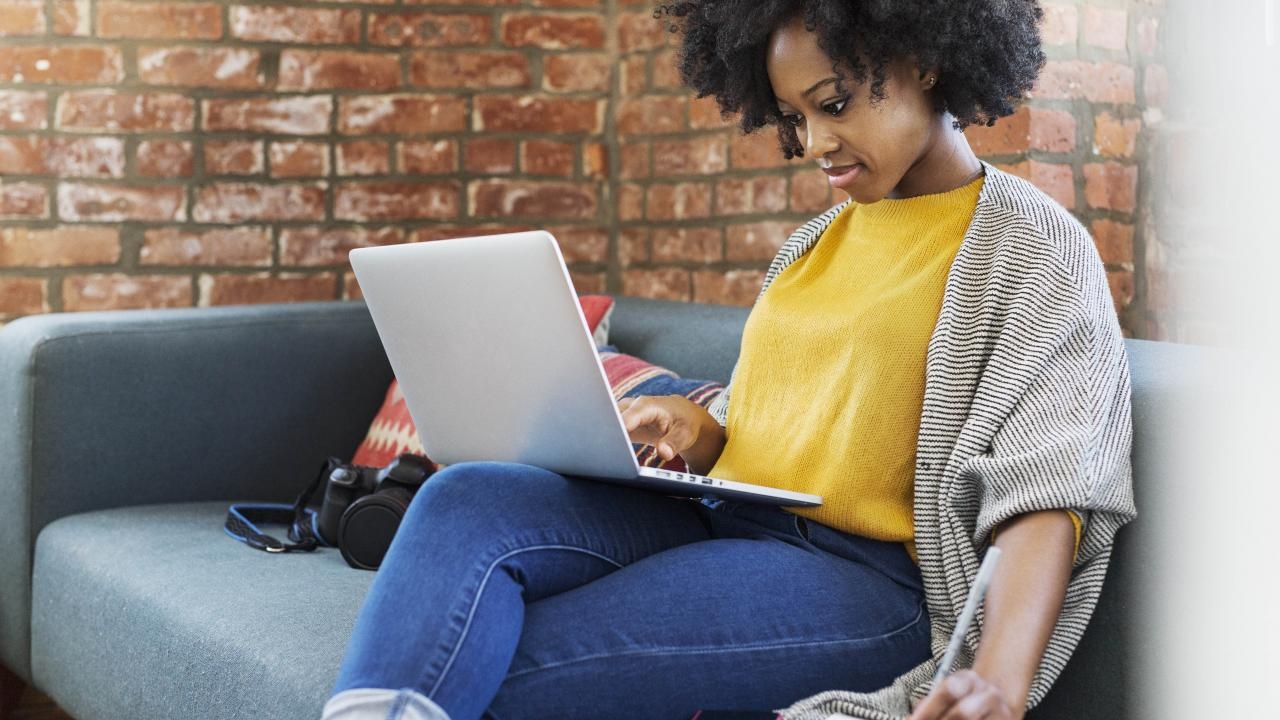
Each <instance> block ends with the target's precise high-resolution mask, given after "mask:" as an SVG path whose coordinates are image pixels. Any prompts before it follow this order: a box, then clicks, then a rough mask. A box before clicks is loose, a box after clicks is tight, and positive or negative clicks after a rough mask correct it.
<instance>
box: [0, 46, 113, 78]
mask: <svg viewBox="0 0 1280 720" xmlns="http://www.w3.org/2000/svg"><path fill="white" fill-rule="evenodd" d="M122 80H124V57H123V56H122V55H121V54H120V49H119V48H116V47H105V46H97V45H66V46H61V47H41V46H36V45H0V83H13V84H19V83H28V84H46V83H47V84H53V85H112V84H115V83H118V82H121V81H122Z"/></svg>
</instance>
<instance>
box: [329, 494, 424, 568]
mask: <svg viewBox="0 0 1280 720" xmlns="http://www.w3.org/2000/svg"><path fill="white" fill-rule="evenodd" d="M397 495H398V493H388V492H378V493H374V494H372V495H366V496H365V497H362V498H360V499H359V500H357V501H355V502H354V503H352V504H351V507H349V508H347V511H346V512H345V513H343V515H342V524H341V527H339V528H338V538H339V540H338V548H339V550H341V551H342V557H343V559H345V560H346V561H347V564H348V565H350V566H351V567H355V568H360V569H362V570H377V569H378V566H379V565H381V564H382V558H383V556H385V555H386V554H387V548H388V547H390V546H391V539H392V538H394V537H395V534H396V530H397V529H398V528H399V527H400V520H401V519H402V518H404V511H405V509H406V508H407V507H408V503H407V502H406V501H405V500H404V499H402V498H400V497H397Z"/></svg>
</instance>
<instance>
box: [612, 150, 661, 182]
mask: <svg viewBox="0 0 1280 720" xmlns="http://www.w3.org/2000/svg"><path fill="white" fill-rule="evenodd" d="M621 150H622V156H621V161H622V162H621V163H620V165H621V166H620V167H619V168H618V176H619V177H620V178H622V179H623V180H631V179H634V178H646V177H649V175H650V174H652V170H651V164H650V162H649V156H650V155H651V154H652V150H653V148H652V145H650V144H649V143H647V142H638V143H623V144H622V145H621Z"/></svg>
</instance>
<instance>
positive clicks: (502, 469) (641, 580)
mask: <svg viewBox="0 0 1280 720" xmlns="http://www.w3.org/2000/svg"><path fill="white" fill-rule="evenodd" d="M928 655H929V619H928V615H927V612H926V610H925V602H924V591H923V587H922V584H921V580H920V574H919V571H918V569H917V568H916V566H915V564H914V563H913V562H912V561H911V559H910V557H909V556H908V555H907V553H906V550H905V549H904V548H903V547H902V545H901V544H899V543H886V542H879V541H875V540H868V539H865V538H860V537H857V536H853V535H847V534H844V533H840V532H837V531H835V530H832V529H830V528H827V527H825V526H823V525H819V524H817V523H812V522H810V523H806V522H805V521H804V520H803V519H802V518H799V517H797V516H795V515H792V514H791V513H788V512H786V511H784V510H781V509H778V508H772V507H764V506H757V505H748V504H737V503H720V504H718V505H717V506H715V507H710V506H708V505H705V504H702V503H698V502H695V501H690V500H684V499H677V498H670V497H665V496H662V495H659V494H657V493H651V492H645V491H642V490H634V489H630V488H625V487H620V486H613V485H608V484H605V483H599V482H594V481H590V480H583V479H572V478H565V477H562V476H560V475H557V474H555V473H552V472H549V471H546V470H540V469H537V468H533V467H528V466H524V465H509V464H498V463H466V464H461V465H455V466H452V467H450V468H447V469H445V470H443V471H441V472H439V473H437V474H436V475H435V476H434V477H432V478H431V480H430V481H428V482H427V484H426V485H425V486H423V488H422V489H421V490H420V491H419V492H418V495H417V497H416V498H415V499H414V501H413V503H412V505H411V507H410V508H409V511H408V513H407V515H406V516H405V518H404V521H403V524H402V525H401V527H400V530H399V532H398V533H397V535H396V538H395V541H394V542H393V543H392V545H391V548H390V549H389V550H388V552H387V556H386V559H385V560H384V563H383V565H382V568H381V569H380V570H379V571H378V574H377V576H376V578H375V579H374V582H373V585H372V587H371V589H370V591H369V595H368V597H367V598H366V599H365V603H364V606H363V608H362V609H361V612H360V616H359V619H358V620H357V623H356V627H355V631H354V633H353V636H352V638H351V642H350V644H349V646H348V648H347V652H346V657H345V658H344V660H343V664H342V669H341V672H340V673H339V676H338V680H337V683H336V686H335V692H340V691H344V690H351V689H355V688H390V689H399V688H409V689H412V690H415V691H417V692H418V693H421V694H422V695H425V696H426V697H427V698H430V699H431V700H432V701H434V702H435V703H436V704H437V705H438V706H439V707H440V708H443V709H444V710H445V711H446V712H447V713H448V714H449V717H450V718H452V720H469V719H471V718H481V717H484V718H491V719H493V720H515V719H517V718H518V719H520V720H527V719H530V718H555V719H557V720H567V719H570V718H617V719H625V718H644V719H645V720H655V719H658V720H660V719H662V718H673V719H674V718H688V717H689V716H691V715H692V714H693V713H694V711H695V710H697V709H699V708H708V709H715V708H719V709H731V708H756V709H768V708H776V707H782V706H785V705H788V704H790V703H791V702H793V701H795V700H798V699H800V698H803V697H806V696H808V695H812V694H814V693H817V692H821V691H824V690H830V689H837V688H838V689H844V690H872V689H875V688H879V687H882V686H884V685H886V684H888V683H889V682H890V681H891V680H892V679H893V678H895V677H896V676H898V675H899V674H901V673H902V672H904V671H906V670H908V669H910V668H912V667H914V666H915V665H917V664H918V663H920V662H921V661H923V660H924V659H925V658H926V657H928Z"/></svg>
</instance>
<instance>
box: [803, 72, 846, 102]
mask: <svg viewBox="0 0 1280 720" xmlns="http://www.w3.org/2000/svg"><path fill="white" fill-rule="evenodd" d="M839 79H840V78H838V77H836V76H834V75H832V76H831V77H829V78H827V79H825V80H819V81H818V82H816V83H814V84H813V86H812V87H810V88H809V89H808V90H805V91H804V92H803V93H801V94H800V97H809V96H810V95H812V94H813V93H814V92H816V91H817V90H818V88H820V87H822V86H823V85H829V84H831V83H834V82H837V81H839Z"/></svg>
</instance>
